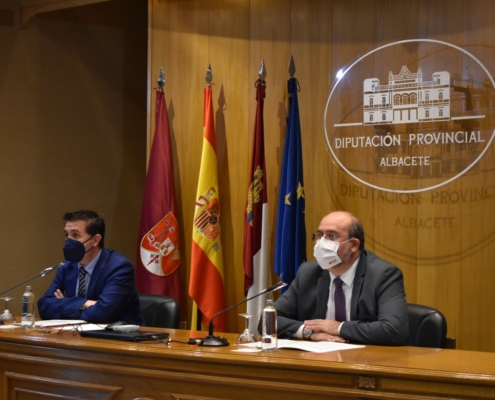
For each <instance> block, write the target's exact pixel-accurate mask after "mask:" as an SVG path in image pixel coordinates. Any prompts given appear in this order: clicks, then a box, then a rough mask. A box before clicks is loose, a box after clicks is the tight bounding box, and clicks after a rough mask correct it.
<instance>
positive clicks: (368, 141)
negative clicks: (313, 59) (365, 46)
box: [324, 39, 495, 193]
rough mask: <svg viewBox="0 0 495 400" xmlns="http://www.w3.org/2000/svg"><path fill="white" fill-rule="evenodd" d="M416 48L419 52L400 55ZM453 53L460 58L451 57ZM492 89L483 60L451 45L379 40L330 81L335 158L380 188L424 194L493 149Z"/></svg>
mask: <svg viewBox="0 0 495 400" xmlns="http://www.w3.org/2000/svg"><path fill="white" fill-rule="evenodd" d="M414 52H416V53H417V54H418V57H417V58H416V59H413V60H406V61H405V62H404V60H402V59H403V58H405V57H407V56H409V55H410V54H411V53H414ZM419 55H421V56H420V57H419ZM402 56H403V57H402ZM409 58H410V56H409ZM452 59H454V60H462V62H461V63H459V65H456V64H453V63H452V62H447V61H446V60H452ZM383 60H389V61H390V60H392V61H391V62H386V63H385V62H383ZM407 61H409V62H407ZM384 78H385V79H384ZM494 88H495V82H494V80H493V78H492V76H491V75H490V74H489V72H488V70H487V69H486V68H485V66H484V65H483V64H481V62H480V61H479V60H478V59H477V58H476V57H475V56H473V55H472V54H471V53H469V52H468V51H467V50H465V49H462V48H460V47H457V46H454V45H452V44H449V43H446V42H440V41H437V40H430V39H417V40H405V41H400V42H395V43H391V44H387V45H385V46H381V47H379V48H377V49H375V50H372V51H370V52H369V53H367V54H365V55H364V56H362V57H359V58H358V59H357V60H356V61H355V62H354V63H353V64H351V65H350V66H349V67H348V68H346V69H345V70H344V71H343V75H342V76H341V77H340V78H339V79H338V81H337V82H336V83H335V85H334V86H333V88H332V91H331V93H330V96H329V98H328V101H327V105H326V109H325V119H324V124H325V137H326V141H327V145H328V148H329V150H330V153H331V157H332V160H333V161H334V162H335V163H336V164H337V165H338V166H339V167H340V168H341V170H342V171H343V172H345V173H346V174H348V175H350V176H351V177H352V178H353V180H355V181H357V182H359V183H362V184H365V185H366V186H368V187H370V188H373V189H377V190H382V191H388V192H399V193H420V192H425V191H428V190H432V189H436V188H438V187H440V186H443V185H446V184H448V183H449V182H452V181H453V180H455V179H458V178H460V177H462V176H464V175H465V174H466V173H467V172H468V171H472V170H473V168H474V167H475V166H476V165H477V163H478V162H479V161H480V160H481V159H482V158H483V157H484V156H485V155H486V153H487V150H488V149H489V148H490V145H491V143H492V141H493V139H494V134H495V130H494V121H495V90H494Z"/></svg>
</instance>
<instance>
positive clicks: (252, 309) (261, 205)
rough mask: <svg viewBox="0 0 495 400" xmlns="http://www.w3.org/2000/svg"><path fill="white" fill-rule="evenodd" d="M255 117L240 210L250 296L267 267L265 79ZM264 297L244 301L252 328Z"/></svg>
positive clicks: (263, 282) (262, 285) (262, 283)
mask: <svg viewBox="0 0 495 400" xmlns="http://www.w3.org/2000/svg"><path fill="white" fill-rule="evenodd" d="M255 86H256V101H257V105H256V118H255V122H254V137H253V150H252V154H251V168H250V170H249V180H250V182H249V188H248V194H247V201H246V209H245V210H244V294H245V295H246V297H248V298H249V297H253V296H255V295H257V294H258V293H260V292H261V291H262V290H263V289H266V288H267V287H268V286H269V282H270V278H269V274H270V272H269V271H270V269H269V267H268V255H269V245H268V195H267V179H266V167H265V144H264V127H263V104H264V101H265V87H266V84H265V81H264V80H261V79H258V81H257V82H256V85H255ZM265 301H266V299H265V296H260V297H258V298H255V299H253V300H251V301H249V302H248V303H247V312H248V313H249V314H251V315H252V316H253V317H251V321H250V327H251V330H252V331H255V330H256V327H257V325H258V324H257V322H258V320H259V318H260V316H261V313H262V311H263V308H264V306H265Z"/></svg>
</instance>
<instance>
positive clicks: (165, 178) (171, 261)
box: [136, 90, 180, 304]
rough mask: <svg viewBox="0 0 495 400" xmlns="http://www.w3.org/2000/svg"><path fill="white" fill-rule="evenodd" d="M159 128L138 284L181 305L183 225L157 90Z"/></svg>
mask: <svg viewBox="0 0 495 400" xmlns="http://www.w3.org/2000/svg"><path fill="white" fill-rule="evenodd" d="M155 118H156V127H155V136H154V138H153V144H152V147H151V154H150V159H149V164H148V173H147V175H146V184H145V190H144V198H143V206H142V210H141V223H140V228H139V244H138V255H137V261H136V283H137V288H138V292H139V293H145V294H159V295H164V296H170V297H173V298H174V299H175V300H177V301H178V302H179V304H180V270H179V268H178V267H179V264H180V252H179V226H178V223H177V217H176V216H177V206H176V201H175V180H174V163H173V153H172V143H171V138H170V127H169V121H168V112H167V104H166V100H165V94H164V92H163V91H162V90H157V91H156V114H155Z"/></svg>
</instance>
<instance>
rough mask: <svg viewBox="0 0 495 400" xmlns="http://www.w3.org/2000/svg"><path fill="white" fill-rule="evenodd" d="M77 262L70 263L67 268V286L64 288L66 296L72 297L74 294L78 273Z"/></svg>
mask: <svg viewBox="0 0 495 400" xmlns="http://www.w3.org/2000/svg"><path fill="white" fill-rule="evenodd" d="M77 265H78V264H77V263H70V265H69V266H68V268H67V278H66V279H65V281H66V282H67V287H66V288H65V295H66V296H67V297H74V296H75V295H76V286H77V278H78V274H79V269H78V268H77Z"/></svg>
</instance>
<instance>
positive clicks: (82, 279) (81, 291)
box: [77, 267, 88, 297]
mask: <svg viewBox="0 0 495 400" xmlns="http://www.w3.org/2000/svg"><path fill="white" fill-rule="evenodd" d="M87 273H88V272H87V271H86V269H85V268H84V267H81V268H79V288H78V289H77V295H78V296H79V297H86V275H87Z"/></svg>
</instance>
